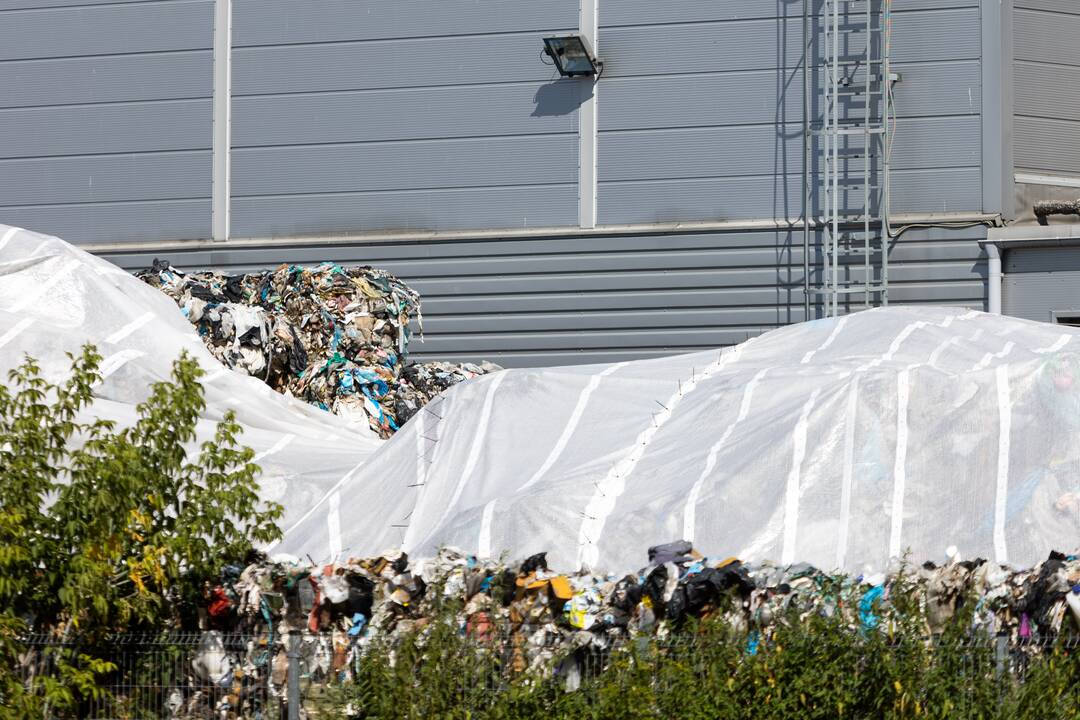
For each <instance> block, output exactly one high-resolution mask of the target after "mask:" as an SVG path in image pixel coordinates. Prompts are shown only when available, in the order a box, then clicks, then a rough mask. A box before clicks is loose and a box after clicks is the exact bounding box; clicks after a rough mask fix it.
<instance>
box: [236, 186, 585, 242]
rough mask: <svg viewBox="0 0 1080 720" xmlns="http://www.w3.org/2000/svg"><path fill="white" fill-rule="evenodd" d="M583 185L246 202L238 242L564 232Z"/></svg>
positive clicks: (240, 204) (240, 205)
mask: <svg viewBox="0 0 1080 720" xmlns="http://www.w3.org/2000/svg"><path fill="white" fill-rule="evenodd" d="M577 198H578V192H577V185H576V184H574V185H554V186H537V187H523V188H522V187H519V188H486V189H465V190H416V191H406V192H373V193H342V194H333V195H295V196H287V197H243V198H234V199H233V202H232V234H233V236H234V237H271V236H275V235H318V234H320V233H343V232H366V231H369V230H385V229H393V230H407V229H425V230H448V229H457V230H463V229H468V228H475V227H478V226H479V227H483V226H488V227H558V226H567V225H573V224H575V223H577Z"/></svg>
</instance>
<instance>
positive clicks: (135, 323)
mask: <svg viewBox="0 0 1080 720" xmlns="http://www.w3.org/2000/svg"><path fill="white" fill-rule="evenodd" d="M155 317H156V316H155V315H154V313H152V312H145V313H143V314H142V315H140V316H139V317H137V318H135V319H134V320H132V321H131V322H129V323H128V324H126V325H124V327H122V328H120V329H119V330H117V331H116V332H114V333H113V334H112V335H109V336H108V337H107V338H105V342H107V343H110V344H116V343H118V342H120V341H121V340H123V339H124V338H126V337H127V336H128V335H130V334H131V333H133V332H135V331H136V330H138V329H139V328H141V327H142V326H143V325H145V324H146V323H148V322H150V321H151V320H153V319H154V318H155Z"/></svg>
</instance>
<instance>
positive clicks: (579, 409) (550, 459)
mask: <svg viewBox="0 0 1080 720" xmlns="http://www.w3.org/2000/svg"><path fill="white" fill-rule="evenodd" d="M626 365H627V363H625V362H621V363H616V364H615V365H612V366H611V367H609V368H607V369H605V370H604V371H603V372H601V373H599V374H597V375H593V376H592V377H591V378H589V383H588V384H587V385H586V386H585V389H584V390H582V391H581V393H580V394H579V395H578V399H577V404H576V405H575V406H574V411H573V412H572V413H570V419H569V420H567V421H566V426H565V427H564V428H563V431H562V435H560V436H559V439H558V440H556V441H555V445H554V446H552V448H551V452H549V453H548V456H547V458H545V459H544V462H543V463H542V464H541V465H540V467H539V468H537V470H536V472H534V473H533V475H532V477H531V478H529V479H528V480H526V481H525V483H524V484H523V485H522V486H521V487H519V488H518V492H521V491H522V490H524V489H526V488H528V487H532V486H533V485H535V484H536V483H538V482H539V481H540V479H541V478H543V477H544V475H545V474H546V473H547V471H548V470H550V469H551V466H552V465H554V464H555V462H556V461H557V460H558V459H559V457H560V456H561V455H562V454H563V450H565V449H566V445H567V444H568V443H569V442H570V438H572V437H573V436H574V432H575V431H576V430H577V427H578V424H579V423H580V422H581V418H582V416H583V415H584V413H585V408H586V406H587V405H588V404H589V398H590V397H592V394H593V393H594V392H596V388H598V387H600V381H601V380H603V379H604V378H605V377H607V376H608V375H611V374H612V373H614V372H617V371H618V370H620V369H621V368H624V367H626Z"/></svg>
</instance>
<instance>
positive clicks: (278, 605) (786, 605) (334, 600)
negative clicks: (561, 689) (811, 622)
mask: <svg viewBox="0 0 1080 720" xmlns="http://www.w3.org/2000/svg"><path fill="white" fill-rule="evenodd" d="M545 555H546V553H540V554H537V555H533V556H531V557H529V558H527V559H525V560H524V561H522V562H520V563H517V564H516V565H511V566H507V565H503V564H501V563H498V562H494V561H485V560H481V559H478V558H476V557H474V556H470V555H466V554H464V553H462V552H459V551H457V550H455V549H452V548H444V549H442V550H441V551H440V552H439V554H438V556H437V557H435V558H433V559H431V560H426V561H421V562H418V563H415V564H410V562H409V559H408V557H407V556H406V555H405V554H404V553H401V552H389V553H384V554H383V555H382V556H380V557H374V558H365V559H350V560H348V561H347V562H343V563H339V564H335V565H326V566H322V567H319V566H312V565H308V564H306V563H301V562H299V561H297V560H295V559H292V558H284V557H278V558H276V559H274V560H271V561H264V562H260V563H256V564H252V565H250V566H248V567H247V568H245V569H244V570H243V571H242V572H239V574H236V573H233V575H232V576H231V577H230V578H229V579H228V581H227V582H225V583H223V584H222V585H221V586H219V587H215V588H212V589H211V588H208V593H207V597H208V598H210V599H212V601H211V602H210V603H209V604H208V605H207V607H206V608H204V610H203V611H202V618H201V622H202V624H203V627H204V628H208V627H209V628H216V629H218V630H226V629H236V628H243V629H245V630H248V631H250V630H253V629H257V628H261V629H262V632H264V633H266V632H267V631H269V633H270V636H271V639H270V642H271V644H274V643H275V642H276V643H277V644H278V646H279V647H283V646H284V640H283V638H284V637H285V636H286V635H289V634H296V633H300V634H302V635H303V636H304V637H305V647H306V651H305V652H306V654H307V663H308V667H309V668H310V669H311V671H312V675H313V676H315V677H323V678H334V677H337V678H343V677H348V676H349V675H350V673H351V672H352V668H353V667H354V661H356V660H357V659H358V658H359V657H360V656H362V655H363V654H364V653H365V651H366V650H367V649H368V648H370V647H371V646H372V645H373V643H384V642H390V643H391V644H392V643H394V642H395V641H398V640H404V639H406V638H410V637H417V634H418V633H419V635H420V636H422V635H423V631H424V629H425V627H431V625H432V624H433V623H436V622H447V621H449V622H450V623H452V624H453V625H454V628H455V631H456V632H457V633H459V634H460V635H461V636H462V637H465V638H468V639H471V640H475V641H477V642H478V643H480V644H488V645H490V644H493V643H501V646H502V647H504V648H509V649H512V653H513V654H512V657H511V658H510V660H509V662H508V663H507V665H506V667H507V668H508V669H509V670H511V671H513V672H524V671H539V672H542V673H543V672H550V671H552V670H554V669H555V666H556V665H557V664H558V663H561V662H564V661H565V660H566V659H567V658H568V657H571V656H572V655H573V654H574V653H575V652H576V651H578V650H580V649H582V648H584V647H593V648H597V649H603V648H609V647H612V646H613V645H614V644H616V643H618V642H619V641H621V640H623V639H626V638H630V637H642V636H661V637H662V636H665V635H667V634H670V633H672V632H677V631H678V630H679V628H680V627H682V626H683V625H684V624H685V623H686V621H687V620H688V619H689V618H699V619H704V618H710V617H715V618H718V619H721V620H723V621H725V622H726V623H728V625H729V626H730V627H732V628H734V629H736V630H739V631H741V632H742V633H744V634H745V636H746V637H747V638H748V639H749V642H750V643H752V644H753V645H754V646H755V647H756V646H757V645H758V644H759V643H767V642H769V638H770V636H771V634H772V632H773V631H774V629H775V628H776V627H777V626H778V625H779V624H781V623H787V622H790V621H791V619H792V618H793V617H798V618H806V617H808V616H810V615H813V614H815V613H818V614H822V615H826V616H830V617H834V618H840V619H841V620H842V621H843V623H845V624H846V625H848V626H849V627H850V628H851V629H852V631H855V632H869V631H873V630H874V629H875V628H877V629H880V630H886V629H887V627H888V625H889V623H890V622H891V619H890V618H891V607H892V605H891V602H892V600H893V599H894V597H898V596H899V594H900V593H909V595H907V597H908V598H910V597H911V595H910V593H914V596H915V597H916V598H917V599H918V602H919V604H920V606H922V607H923V608H924V609H925V618H926V627H925V632H926V634H927V636H932V635H936V634H939V633H941V632H942V631H943V629H944V628H945V627H946V625H947V624H949V623H950V621H951V620H952V619H953V617H954V615H956V614H957V613H958V612H959V611H960V608H961V607H962V606H964V604H965V603H969V602H974V603H975V607H974V611H973V613H972V614H971V618H972V620H971V623H972V625H971V628H970V630H971V632H972V633H973V634H981V635H986V636H991V637H992V636H1010V637H1011V638H1012V640H1013V641H1014V642H1017V643H1019V644H1023V643H1025V642H1027V641H1031V640H1040V639H1041V640H1045V639H1048V638H1055V637H1058V636H1061V635H1066V634H1071V635H1075V634H1080V558H1078V557H1077V556H1075V555H1073V556H1066V555H1062V554H1060V553H1052V554H1051V555H1050V557H1049V558H1048V559H1047V560H1045V561H1044V562H1043V563H1041V564H1039V565H1037V566H1036V567H1034V568H1031V569H1028V570H1023V571H1019V570H1014V569H1010V568H1009V567H1008V566H1000V565H996V564H994V563H991V562H987V561H985V560H973V561H962V560H960V559H959V558H958V557H956V556H955V555H954V556H952V557H951V558H950V560H949V561H948V562H947V563H946V564H944V565H941V566H938V565H935V564H934V563H926V564H925V565H923V566H922V567H919V568H908V569H907V570H905V571H903V572H895V573H892V574H891V575H889V576H885V575H879V576H876V577H874V576H869V577H854V578H852V577H844V576H837V575H834V574H829V573H825V572H822V571H820V570H818V569H816V568H814V567H811V566H809V565H807V564H798V565H792V566H788V567H780V566H776V565H772V564H760V565H749V564H745V563H743V562H740V561H739V560H738V559H736V558H726V559H722V560H716V559H712V558H706V557H702V556H701V555H700V554H699V553H697V552H696V551H694V549H693V548H692V547H691V546H690V544H689V543H686V542H675V543H668V544H666V545H660V546H657V547H654V548H650V549H649V553H648V555H649V563H648V565H647V566H646V567H644V568H642V569H641V570H640V571H638V572H637V573H633V574H629V575H626V576H624V577H615V576H603V575H597V574H594V573H591V572H587V571H584V572H576V573H559V572H556V571H553V570H551V569H549V568H548V566H547V562H546V558H545ZM237 570H238V571H239V569H238V568H237ZM447 607H452V608H456V610H455V611H454V612H453V614H452V615H451V616H450V617H449V618H448V617H447V615H446V612H445V609H446V608H447ZM971 609H972V608H971V606H967V610H971ZM274 638H276V641H275V640H274ZM277 656H278V659H276V660H275V661H274V662H275V663H276V664H275V667H274V671H273V678H274V682H275V684H277V685H278V686H279V687H280V681H281V680H282V679H283V678H284V677H285V667H284V665H283V663H284V662H285V661H284V659H283V656H284V653H282V652H279V653H277ZM278 664H280V665H281V667H278V666H277V665H278Z"/></svg>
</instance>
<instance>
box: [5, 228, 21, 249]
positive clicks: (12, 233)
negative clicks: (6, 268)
mask: <svg viewBox="0 0 1080 720" xmlns="http://www.w3.org/2000/svg"><path fill="white" fill-rule="evenodd" d="M20 229H21V228H17V227H9V228H8V229H7V230H5V231H4V234H3V235H0V250H3V249H4V246H5V245H7V244H8V243H9V242H11V238H13V237H15V233H17V232H19V230H20Z"/></svg>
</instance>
